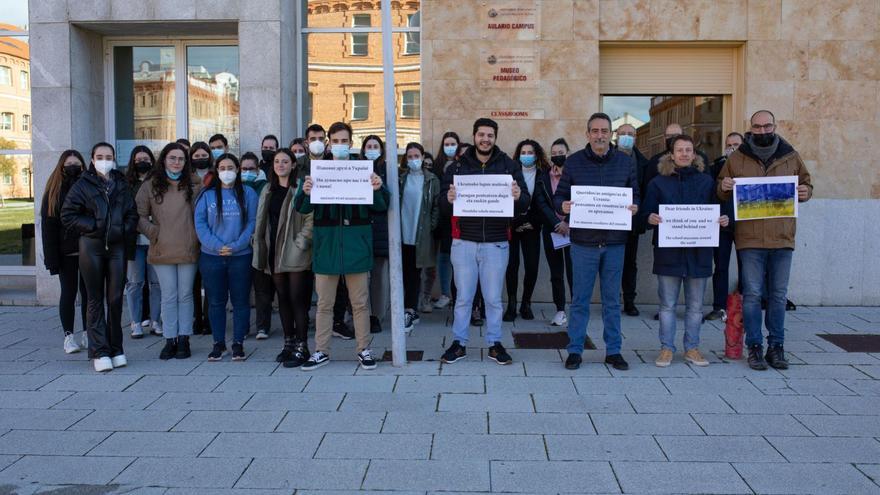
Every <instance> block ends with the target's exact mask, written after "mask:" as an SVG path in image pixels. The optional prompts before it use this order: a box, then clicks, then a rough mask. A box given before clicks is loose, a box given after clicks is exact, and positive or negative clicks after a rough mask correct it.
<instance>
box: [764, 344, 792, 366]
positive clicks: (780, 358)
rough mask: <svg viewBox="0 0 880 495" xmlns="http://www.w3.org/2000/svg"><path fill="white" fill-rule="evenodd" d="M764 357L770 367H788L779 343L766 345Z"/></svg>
mask: <svg viewBox="0 0 880 495" xmlns="http://www.w3.org/2000/svg"><path fill="white" fill-rule="evenodd" d="M764 359H766V360H767V364H769V365H770V367H771V368H775V369H777V370H787V369H788V361H786V360H785V349H783V348H782V346H781V345H771V346H769V347H767V355H766V356H764Z"/></svg>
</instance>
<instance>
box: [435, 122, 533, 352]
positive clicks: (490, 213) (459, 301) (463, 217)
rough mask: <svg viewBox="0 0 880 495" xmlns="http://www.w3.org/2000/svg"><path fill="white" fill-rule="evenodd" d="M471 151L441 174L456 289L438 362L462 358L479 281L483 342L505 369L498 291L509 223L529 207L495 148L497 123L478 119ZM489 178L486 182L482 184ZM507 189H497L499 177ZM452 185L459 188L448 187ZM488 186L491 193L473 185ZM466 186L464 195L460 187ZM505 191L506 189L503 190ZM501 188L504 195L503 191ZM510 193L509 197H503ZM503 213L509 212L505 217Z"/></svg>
mask: <svg viewBox="0 0 880 495" xmlns="http://www.w3.org/2000/svg"><path fill="white" fill-rule="evenodd" d="M473 130H474V146H471V147H468V150H467V151H466V152H465V153H464V154H463V155H462V156H461V157H459V159H458V161H457V162H455V163H453V164H452V165H450V166H449V167H448V168H447V169H446V173H445V175H444V176H443V187H442V189H441V191H440V208H441V210H444V211H446V212H447V213H450V212H452V213H453V215H455V216H454V217H453V219H452V222H453V224H452V237H453V239H452V267H453V272H454V277H455V286H456V288H457V292H458V294H457V297H456V299H455V317H454V319H453V321H452V334H453V338H454V340H453V341H452V345H450V346H449V348H448V349H446V352H445V353H444V354H443V357H442V361H443V362H444V363H454V362H456V361H458V360H460V359H464V358H465V357H467V349H466V347H467V343H468V338H469V335H470V334H469V332H468V323H469V321H470V317H471V304H472V302H473V299H474V294H475V293H476V290H477V282H478V281H479V283H480V287H481V290H482V293H483V299H484V300H485V303H486V319H487V324H486V330H485V332H486V343H487V344H488V345H489V353H488V356H489V359H492V360H493V361H495V362H496V363H498V364H502V365H504V364H510V363H511V362H512V358H511V357H510V354H508V353H507V351H506V350H505V349H504V346H502V345H501V312H502V305H501V289H502V287H503V286H504V273H505V270H507V260H508V257H509V254H510V246H509V244H508V239H509V236H510V219H511V217H513V216H514V215H517V214H519V213H521V212H523V211H525V209H526V208H528V206H529V204H530V203H531V196H530V195H529V192H528V189H527V188H526V183H525V180H524V179H523V175H522V171H521V167H520V166H519V164H517V163H516V162H514V161H513V160H511V159H510V157H509V156H507V154H505V153H504V152H503V151H501V150H500V149H499V148H498V146H496V145H495V139H496V138H497V135H498V124H497V123H496V122H495V121H494V120H491V119H487V118H481V119H477V121H476V122H474V129H473ZM490 175H491V176H492V177H493V178H491V179H490V180H488V181H487V180H485V179H486V178H487V177H489V176H490ZM499 176H504V177H509V179H504V180H505V182H506V181H508V180H509V182H506V183H508V184H510V186H504V187H502V186H499V185H497V184H499V183H500V181H501V177H499ZM454 182H457V183H458V184H459V186H456V185H454V184H453V183H454ZM487 182H491V183H493V184H495V185H494V187H492V188H481V187H479V186H478V185H477V184H480V183H487ZM465 183H467V184H475V185H474V186H470V185H468V186H467V187H466V190H462V191H459V188H462V189H465V186H464V184H465ZM508 187H509V189H506V188H508ZM502 189H506V190H502ZM507 192H509V193H510V194H509V196H508V195H507ZM507 211H510V213H508V214H505V213H506V212H507Z"/></svg>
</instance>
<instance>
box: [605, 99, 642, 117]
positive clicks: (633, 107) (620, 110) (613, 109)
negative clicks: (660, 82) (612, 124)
mask: <svg viewBox="0 0 880 495" xmlns="http://www.w3.org/2000/svg"><path fill="white" fill-rule="evenodd" d="M650 109H651V97H650V96H603V97H602V111H603V112H605V113H607V114H608V116H609V117H611V120H616V119H617V118H619V117H623V114H624V113H629V114H630V115H632V116H633V117H635V118H637V119H639V120H641V121H642V122H648V121H649V120H651V117H650V115H649V114H648V111H649V110H650Z"/></svg>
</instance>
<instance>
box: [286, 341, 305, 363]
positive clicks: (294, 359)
mask: <svg viewBox="0 0 880 495" xmlns="http://www.w3.org/2000/svg"><path fill="white" fill-rule="evenodd" d="M308 359H309V348H308V346H307V345H306V344H305V343H304V342H298V343H297V344H296V346H295V347H294V348H293V353H292V354H291V356H290V359H288V360H287V361H284V362H283V363H281V366H284V367H285V368H299V367H300V366H302V365H303V363H305V362H306V361H308Z"/></svg>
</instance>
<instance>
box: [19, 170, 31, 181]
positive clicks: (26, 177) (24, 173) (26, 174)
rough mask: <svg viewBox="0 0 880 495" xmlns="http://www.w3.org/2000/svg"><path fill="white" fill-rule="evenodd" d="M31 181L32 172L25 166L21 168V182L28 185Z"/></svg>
mask: <svg viewBox="0 0 880 495" xmlns="http://www.w3.org/2000/svg"><path fill="white" fill-rule="evenodd" d="M30 182H31V173H30V170H28V169H26V168H23V169H21V183H22V184H24V185H28V184H30Z"/></svg>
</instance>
